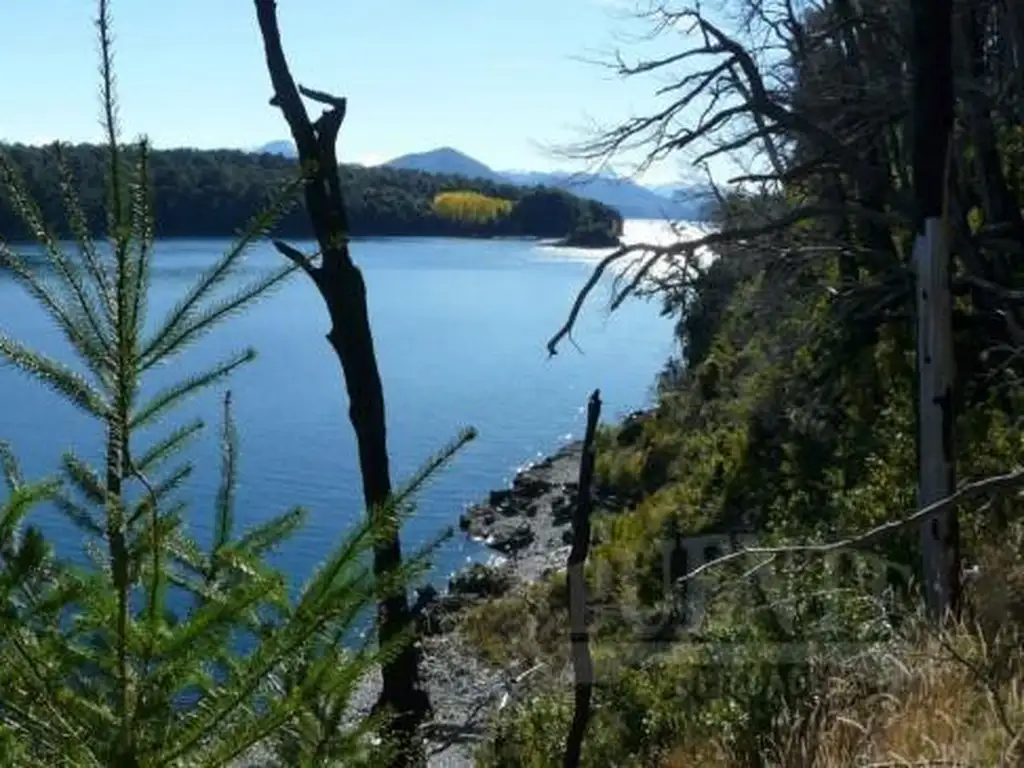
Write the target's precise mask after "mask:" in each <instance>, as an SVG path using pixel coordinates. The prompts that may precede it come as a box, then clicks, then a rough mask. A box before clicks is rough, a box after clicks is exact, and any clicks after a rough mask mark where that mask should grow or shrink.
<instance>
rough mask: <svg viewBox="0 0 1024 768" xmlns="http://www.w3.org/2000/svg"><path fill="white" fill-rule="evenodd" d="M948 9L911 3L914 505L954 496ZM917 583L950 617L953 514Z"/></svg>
mask: <svg viewBox="0 0 1024 768" xmlns="http://www.w3.org/2000/svg"><path fill="white" fill-rule="evenodd" d="M952 6H953V3H952V0H912V1H911V15H912V21H913V32H912V37H911V41H912V49H911V62H912V71H913V95H912V99H913V113H912V115H913V117H912V120H913V123H912V136H913V171H914V197H915V203H916V208H917V210H916V217H915V218H916V225H917V228H918V230H917V239H916V242H915V245H914V262H915V264H914V266H915V271H916V279H917V288H916V293H917V310H918V312H917V324H918V325H917V328H918V334H917V364H918V374H919V389H918V396H919V402H918V473H919V485H918V504H919V505H920V506H921V507H922V508H923V507H926V506H928V505H929V504H932V503H933V502H936V501H938V500H940V499H943V498H946V497H948V496H951V495H952V494H953V490H954V483H955V476H954V443H953V424H954V413H953V328H952V325H953V320H952V302H951V291H950V287H951V286H950V269H949V266H950V252H949V234H948V231H947V228H948V216H947V215H946V213H947V201H948V194H949V193H948V187H949V178H948V177H949V167H950V160H951V152H952V146H951V143H950V137H951V135H952V129H953V7H952ZM921 549H922V578H923V582H924V584H923V586H924V591H925V601H926V605H927V608H928V612H929V614H930V615H931V617H932V618H933V620H935V621H942V620H943V619H945V618H946V616H947V615H948V614H950V613H955V612H956V611H957V608H958V603H959V593H960V553H959V525H958V518H957V513H956V510H955V508H949V509H946V510H945V511H943V512H938V513H935V514H933V515H929V516H927V517H925V518H924V519H923V521H922V525H921Z"/></svg>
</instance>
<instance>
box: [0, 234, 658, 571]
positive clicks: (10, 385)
mask: <svg viewBox="0 0 1024 768" xmlns="http://www.w3.org/2000/svg"><path fill="white" fill-rule="evenodd" d="M296 245H300V246H304V247H306V248H307V250H312V247H311V244H308V243H307V244H303V243H297V244H296ZM226 246H227V242H226V241H216V240H176V241H166V242H162V243H160V244H159V246H158V248H157V252H156V257H155V262H154V275H153V283H152V292H151V299H150V305H151V311H153V312H155V313H163V312H165V311H166V310H167V309H168V308H169V307H170V306H171V305H172V304H173V302H174V301H175V300H176V299H177V298H178V297H179V296H180V295H181V294H182V293H183V292H184V291H185V290H186V289H187V287H188V286H189V285H190V284H191V281H193V280H194V279H195V277H196V275H197V273H198V270H199V269H200V268H202V267H203V266H205V265H207V264H209V263H210V262H211V261H212V260H214V259H215V258H216V257H217V256H218V255H219V254H221V253H222V252H223V251H224V249H225V247H226ZM353 254H354V258H355V259H356V260H357V261H358V263H359V264H360V265H361V266H362V268H363V271H364V275H365V277H366V281H367V285H368V291H369V301H370V312H371V319H372V322H373V331H374V335H375V341H376V345H377V352H378V356H379V360H380V366H381V372H382V376H383V380H384V388H385V396H386V398H387V407H388V425H389V444H390V449H391V454H392V471H393V476H394V478H395V481H396V483H400V482H401V481H402V479H403V478H406V477H408V476H409V474H410V473H412V472H413V471H414V470H416V469H417V468H418V467H419V466H420V465H421V463H422V462H423V461H424V460H425V459H427V458H428V457H429V456H431V455H432V454H433V453H434V452H436V451H437V450H438V449H439V448H440V447H442V446H443V445H444V444H445V443H446V442H447V441H448V440H450V439H451V438H452V437H454V436H455V434H456V433H457V431H458V430H459V429H460V428H461V427H464V426H470V425H471V426H474V427H476V428H477V429H478V431H479V437H478V439H477V440H476V441H474V442H473V443H471V444H470V445H469V446H467V447H466V448H465V449H464V450H463V451H462V452H461V453H460V454H459V455H458V456H457V457H456V459H455V461H454V462H453V464H452V465H451V466H450V468H448V469H447V470H446V471H445V472H443V474H441V475H440V476H438V477H437V478H436V479H435V480H434V482H433V483H431V485H430V486H429V487H428V488H427V489H425V490H424V491H423V492H422V493H421V494H420V496H419V499H418V504H417V511H416V513H415V516H414V517H413V518H412V519H411V521H410V522H409V523H408V524H407V526H406V528H405V530H404V534H403V541H404V543H405V546H406V548H407V549H409V548H411V547H412V546H415V545H416V544H418V543H421V542H423V541H425V540H427V539H429V538H430V537H432V536H433V535H435V534H436V533H437V532H439V531H440V530H442V529H443V528H444V527H446V526H449V525H456V524H457V521H458V518H459V515H460V513H461V512H462V510H463V509H464V508H465V506H466V505H467V504H470V503H473V502H474V501H477V500H480V499H481V498H482V497H483V496H485V495H486V493H487V492H488V491H489V490H490V489H492V488H497V487H501V486H503V485H505V484H506V483H508V482H509V481H510V480H511V478H512V476H513V475H514V473H515V471H516V469H517V468H518V467H520V466H522V465H523V464H524V463H525V462H528V461H530V460H533V459H535V458H537V457H539V456H542V455H544V454H546V453H550V452H551V451H552V450H554V449H556V448H557V447H558V446H559V445H560V444H561V443H562V442H564V441H566V440H569V439H571V438H576V437H579V436H581V435H582V431H583V426H584V412H585V406H586V401H587V397H588V395H589V393H590V392H591V390H593V389H594V388H595V387H599V388H600V389H601V393H602V397H603V400H604V404H605V407H604V416H605V419H606V420H611V419H613V418H615V417H617V416H620V415H622V414H624V413H626V412H628V411H630V410H633V409H635V408H639V407H642V406H644V405H645V404H648V403H649V402H650V400H651V396H652V385H653V383H654V377H655V375H656V374H657V372H658V371H659V370H660V368H661V366H662V365H663V363H664V362H665V360H666V359H667V358H668V356H669V355H670V354H671V353H672V352H673V351H674V346H673V341H672V335H671V321H670V320H668V319H666V318H662V317H660V316H659V312H658V310H659V306H658V305H657V304H656V303H653V302H652V303H648V302H642V301H632V302H628V303H627V304H626V305H625V306H623V307H622V308H621V309H620V310H618V311H617V312H615V313H614V314H613V315H611V316H608V314H607V304H608V301H607V299H608V295H609V292H608V291H609V286H610V281H606V282H605V284H604V285H603V286H602V287H601V288H600V289H599V290H598V291H596V292H595V293H594V296H593V298H592V300H591V301H590V302H589V303H588V310H587V311H585V313H584V315H583V316H582V317H581V320H580V324H579V327H578V330H577V332H576V333H575V336H574V338H575V340H576V342H577V344H578V345H579V347H580V350H582V352H581V351H578V350H577V349H575V348H574V347H573V346H572V345H571V344H565V345H564V348H563V350H562V352H561V353H560V354H559V355H558V356H556V357H554V358H552V359H548V357H547V354H546V350H545V342H546V341H547V339H548V338H549V337H550V336H551V334H552V333H553V332H554V331H555V330H556V329H557V328H558V327H559V325H560V324H561V323H562V322H563V321H564V319H565V316H566V313H567V311H568V309H569V307H570V304H571V302H572V300H573V298H574V297H575V295H576V292H577V290H578V289H579V288H580V287H581V285H582V284H583V282H584V280H586V278H587V277H588V275H589V274H590V270H591V269H592V267H593V263H594V260H595V256H594V254H592V253H585V252H580V251H570V250H560V249H555V248H550V247H545V246H543V245H541V244H538V243H535V242H528V241H516V240H449V239H419V238H417V239H366V240H359V241H356V242H355V243H354V244H353ZM279 264H280V257H279V256H278V254H277V253H276V251H274V250H273V249H272V248H271V247H270V246H269V244H261V245H259V246H256V247H254V248H253V249H252V250H251V251H250V254H249V256H248V257H247V261H246V267H245V273H246V276H248V277H252V276H255V275H256V274H258V273H259V272H260V271H261V270H267V269H269V268H271V267H274V266H277V265H279ZM0 328H2V329H3V331H4V332H6V333H8V334H10V335H12V336H14V337H15V338H17V339H19V340H22V341H24V342H27V343H30V344H31V345H33V346H34V347H36V348H37V349H40V350H41V351H44V352H46V353H49V354H51V355H54V356H57V357H59V358H61V359H63V360H68V355H67V352H66V348H65V346H64V343H63V340H62V338H61V337H60V336H59V334H58V333H57V332H56V331H55V330H54V329H53V328H52V327H50V325H49V324H48V322H47V320H46V319H45V318H44V317H43V316H42V314H41V313H40V312H39V310H38V309H36V308H35V306H34V304H33V303H32V302H31V301H30V300H29V299H28V298H27V297H26V296H25V295H24V293H23V291H22V290H21V289H20V288H19V287H18V286H16V285H14V284H13V283H12V282H11V281H10V280H8V279H6V278H4V277H2V276H0ZM327 330H328V321H327V313H326V310H325V309H324V307H323V305H322V301H321V299H320V296H319V294H318V293H317V292H316V289H315V288H314V286H313V285H312V284H311V283H310V282H309V281H308V280H307V279H306V278H305V276H301V275H299V276H296V277H295V278H293V279H292V280H291V281H290V282H289V283H288V284H286V285H285V286H283V287H282V288H281V289H279V290H278V291H276V292H275V293H274V294H273V295H271V296H270V297H268V298H267V299H265V300H263V301H262V302H261V303H259V304H257V305H256V306H255V307H253V308H251V309H250V310H249V311H248V312H247V313H245V314H243V315H241V316H239V317H237V318H235V319H233V320H230V321H228V322H227V324H225V325H224V326H222V327H221V328H220V329H218V330H217V331H214V333H213V334H211V335H210V336H208V337H206V338H205V339H204V340H203V341H202V342H200V343H199V345H198V346H197V347H196V348H194V349H191V350H189V351H188V352H187V353H186V354H184V355H183V356H182V357H181V358H179V359H177V360H176V361H175V362H174V363H173V364H172V365H169V366H167V368H165V369H160V370H158V371H156V372H155V373H154V376H153V378H154V381H153V382H150V383H149V384H147V387H146V388H147V389H150V390H151V389H152V388H153V387H155V386H159V385H160V384H163V383H167V382H170V381H172V380H175V379H177V378H179V377H181V376H182V375H184V374H187V373H188V372H189V371H194V370H197V369H199V368H200V366H202V365H203V364H204V363H206V364H208V363H210V362H213V361H215V360H217V359H219V358H220V357H221V356H223V355H226V354H229V353H231V352H233V351H236V350H238V349H241V348H244V347H246V346H249V345H252V346H254V347H256V348H257V350H258V352H259V357H258V358H257V360H256V361H255V362H254V363H252V364H251V365H249V366H247V367H245V368H243V369H242V370H241V371H240V372H239V373H237V374H236V375H235V376H234V378H233V379H232V380H231V381H230V382H229V383H228V384H226V385H224V386H222V387H220V388H219V389H218V390H217V391H209V392H207V393H205V394H204V395H201V396H198V397H196V398H195V399H194V400H192V401H190V402H189V403H188V405H187V407H186V408H184V409H182V410H181V411H179V412H177V413H175V414H172V415H171V416H169V417H167V418H165V420H164V423H163V424H161V426H160V427H159V430H158V431H159V432H160V433H164V432H166V431H167V430H169V429H170V428H172V427H173V426H177V425H180V424H183V423H185V422H186V420H188V419H190V418H194V417H195V416H197V415H198V416H201V417H202V418H204V419H205V420H206V422H207V431H206V432H205V433H204V435H203V436H202V437H201V438H200V440H199V441H198V442H197V443H196V445H195V446H194V447H193V448H192V449H191V452H190V456H191V457H193V458H194V459H195V460H196V463H197V468H196V471H195V473H194V475H193V476H192V478H191V479H190V481H189V484H188V485H187V486H186V488H185V490H184V493H183V497H184V498H186V499H187V500H189V501H190V502H191V508H190V511H189V513H188V520H189V523H190V526H191V527H192V529H193V530H194V531H195V532H196V533H197V535H198V536H199V537H200V539H202V540H207V538H208V536H209V532H210V530H211V518H212V514H211V512H210V510H211V509H212V503H211V502H212V499H213V496H214V493H215V490H216V487H217V480H218V474H219V459H218V450H219V447H218V432H217V430H218V429H219V426H220V398H221V396H222V393H223V391H224V389H226V388H227V387H230V389H231V390H232V392H233V399H234V403H235V414H236V417H237V421H238V428H239V435H240V448H241V450H240V468H239V477H240V483H239V489H238V503H237V521H238V524H239V525H240V526H243V527H244V526H246V525H248V524H251V523H253V522H255V521H259V520H262V519H264V518H266V517H268V516H269V515H271V514H275V513H278V512H282V511H284V510H286V509H288V508H289V507H291V506H295V505H301V506H303V507H306V508H307V509H308V510H309V520H308V523H307V525H306V526H305V527H304V528H303V529H302V530H301V531H300V532H299V534H298V535H297V536H296V537H295V538H293V539H292V540H290V541H289V542H288V544H287V545H286V546H285V548H284V549H282V551H281V552H280V553H279V554H278V555H277V556H276V560H277V562H278V563H279V564H281V565H282V566H283V567H285V568H286V569H287V570H288V572H289V573H290V574H291V575H292V576H293V577H295V578H296V579H304V578H305V577H306V576H308V574H309V573H310V571H311V569H312V568H313V567H314V566H315V564H316V563H317V562H319V561H320V560H321V559H322V558H323V557H324V556H325V555H326V554H327V553H328V552H329V551H330V549H331V545H332V543H333V542H336V541H337V540H338V537H339V536H340V535H341V533H342V532H343V531H344V530H345V529H346V528H347V526H348V525H349V524H350V523H351V521H353V520H354V519H355V518H356V516H361V515H362V514H363V510H362V508H361V502H360V499H361V491H360V481H359V474H358V468H357V463H356V456H355V449H354V441H353V437H352V432H351V427H350V424H349V421H348V414H347V408H348V401H347V396H346V395H345V392H344V389H343V385H342V378H341V371H340V367H339V364H338V362H337V359H336V358H335V356H334V353H333V351H332V350H331V348H330V346H329V345H328V343H327V341H326V340H325V338H324V334H325V333H326V332H327ZM101 438H102V433H101V431H99V430H98V429H97V425H96V424H93V423H91V422H90V421H89V420H88V418H86V417H84V416H83V415H81V414H80V413H78V412H77V411H75V410H74V409H73V408H71V407H70V406H68V405H66V404H64V403H63V402H62V401H61V400H60V399H59V398H58V396H56V395H55V394H53V393H51V392H49V391H46V390H44V389H42V388H40V387H39V386H38V385H36V384H34V383H31V382H29V380H28V379H26V378H25V377H24V376H22V375H20V374H19V373H17V372H15V371H12V370H10V369H7V368H0V439H4V440H8V441H10V442H11V443H12V444H13V447H14V449H15V451H16V452H17V454H18V455H19V456H20V457H21V459H22V462H23V465H24V468H25V471H26V474H27V475H28V476H29V477H30V478H31V477H39V476H41V475H43V474H47V473H51V472H53V471H55V470H56V469H57V467H58V465H59V461H60V456H61V453H62V452H64V451H66V450H74V451H76V452H78V453H79V454H81V455H82V456H85V457H87V458H90V459H96V458H97V457H99V456H100V455H101V454H100V448H101V442H102V439H101ZM35 519H36V520H39V521H41V524H42V525H43V527H44V529H45V530H46V532H47V533H48V534H49V535H50V537H51V539H52V540H54V542H55V544H56V546H57V549H58V552H59V553H60V554H62V555H67V556H73V555H75V553H78V552H80V551H81V549H82V538H81V535H80V534H79V532H78V531H77V530H76V529H74V528H73V527H71V526H70V525H69V524H68V523H66V522H65V521H63V520H61V519H60V518H58V517H57V516H56V514H55V513H52V512H50V513H48V512H45V511H44V512H42V513H40V514H38V515H37V516H36V518H35ZM482 554H483V547H482V546H481V545H479V544H477V543H475V542H472V541H468V540H466V539H465V537H464V536H463V535H462V534H457V535H456V538H455V539H454V540H453V541H451V542H450V543H448V544H447V545H446V546H445V548H444V549H443V550H442V551H441V552H440V553H439V555H438V558H437V561H436V562H437V566H436V571H435V576H436V578H437V579H439V580H441V579H445V578H447V576H448V575H449V574H450V573H451V572H452V571H453V570H455V569H456V568H457V567H459V566H460V565H462V564H463V563H465V562H466V561H467V560H469V559H473V558H477V557H480V556H481V555H482Z"/></svg>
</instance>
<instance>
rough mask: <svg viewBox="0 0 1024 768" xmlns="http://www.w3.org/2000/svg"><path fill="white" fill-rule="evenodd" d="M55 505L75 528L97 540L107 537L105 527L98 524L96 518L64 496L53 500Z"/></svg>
mask: <svg viewBox="0 0 1024 768" xmlns="http://www.w3.org/2000/svg"><path fill="white" fill-rule="evenodd" d="M53 503H54V504H55V505H56V507H57V510H58V511H59V512H60V513H61V514H62V515H64V517H66V518H67V519H68V520H69V521H70V522H71V523H72V524H74V525H75V527H77V528H80V529H81V530H82V531H84V532H86V533H88V534H91V535H93V536H96V537H97V538H103V536H104V535H105V532H104V529H103V525H102V524H101V523H98V522H96V520H95V518H93V516H92V514H91V513H90V512H89V511H88V510H87V509H85V507H83V506H81V505H80V504H76V503H75V502H74V501H72V500H71V499H69V498H68V497H67V496H64V495H58V496H57V497H56V498H54V499H53Z"/></svg>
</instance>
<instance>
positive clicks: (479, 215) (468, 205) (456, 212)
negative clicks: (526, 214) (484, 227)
mask: <svg viewBox="0 0 1024 768" xmlns="http://www.w3.org/2000/svg"><path fill="white" fill-rule="evenodd" d="M511 210H512V202H511V201H510V200H504V199H502V198H500V197H489V196H487V195H483V194H480V193H479V192H442V193H441V194H439V195H437V196H436V197H435V198H434V211H435V212H436V213H437V214H438V215H439V216H443V217H445V218H447V219H452V220H454V221H463V222H468V223H472V224H487V223H489V222H492V221H494V220H495V219H499V218H501V217H503V216H507V215H508V213H509V211H511Z"/></svg>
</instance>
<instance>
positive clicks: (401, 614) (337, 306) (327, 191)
mask: <svg viewBox="0 0 1024 768" xmlns="http://www.w3.org/2000/svg"><path fill="white" fill-rule="evenodd" d="M255 3H256V14H257V18H258V20H259V25H260V32H261V33H262V36H263V45H264V51H265V54H266V60H267V68H268V70H269V72H270V80H271V83H272V85H273V89H274V97H273V99H271V104H272V105H274V106H277V107H280V109H281V111H282V113H283V114H284V117H285V120H286V121H287V122H288V127H289V129H290V130H291V134H292V137H293V138H294V140H295V145H296V147H297V148H298V152H299V160H300V162H301V164H302V167H303V171H304V173H305V174H306V176H305V187H304V189H305V199H306V206H307V208H308V210H309V215H310V219H311V221H312V224H313V230H314V232H315V234H316V239H317V242H318V243H319V246H320V253H321V261H320V263H319V264H315V263H314V262H313V261H312V260H311V259H310V258H309V257H307V256H306V255H305V254H302V253H300V252H299V251H297V250H296V249H294V248H292V247H290V246H288V245H286V244H285V243H282V242H279V241H278V242H275V245H276V246H277V248H278V250H280V251H281V252H282V253H283V254H284V255H285V256H287V257H288V258H290V259H291V260H292V261H295V262H297V263H298V264H299V265H300V266H301V267H302V269H303V270H304V271H305V272H306V274H307V275H308V276H309V277H310V278H311V279H312V280H313V282H314V283H315V284H316V287H317V288H318V289H319V291H320V294H321V295H322V296H323V299H324V302H325V303H326V304H327V310H328V312H329V314H330V318H331V330H330V333H329V334H328V335H327V339H328V341H330V343H331V346H332V347H333V348H334V351H335V352H336V353H337V355H338V359H339V360H340V362H341V368H342V372H343V374H344V378H345V385H346V388H347V390H348V396H349V417H350V419H351V421H352V427H353V429H354V431H355V435H356V442H357V444H358V450H359V468H360V471H361V473H362V479H363V498H364V501H365V504H366V507H367V510H368V513H369V514H371V515H374V514H381V513H383V511H384V509H385V504H386V502H387V501H388V499H389V497H390V495H391V478H390V470H389V467H388V452H387V435H386V423H385V413H384V390H383V386H382V384H381V379H380V373H379V371H378V368H377V358H376V354H375V352H374V346H373V334H372V333H371V330H370V319H369V313H368V310H367V303H366V285H365V283H364V281H363V276H362V273H361V272H360V270H359V268H358V267H357V266H356V265H355V264H354V263H353V261H352V258H351V256H350V254H349V249H348V221H347V217H346V211H345V204H344V200H343V198H342V193H341V180H340V178H339V174H338V160H337V156H336V154H335V152H336V150H335V143H336V141H337V137H338V131H339V130H340V128H341V123H342V120H344V118H345V106H346V103H345V99H343V98H336V97H333V96H330V95H328V94H325V93H322V92H319V91H313V90H311V89H308V88H304V87H302V86H296V84H295V81H294V80H293V79H292V76H291V73H290V71H289V69H288V63H287V60H286V58H285V55H284V50H283V48H282V45H281V35H280V31H279V29H278V25H277V13H276V3H275V2H274V0H255ZM303 96H305V97H306V98H308V99H311V100H313V101H317V102H320V103H322V104H325V105H326V107H327V109H326V110H325V111H324V112H323V114H322V115H321V116H320V117H319V118H318V119H317V120H316V121H315V122H310V119H309V116H308V114H307V112H306V108H305V105H304V104H303V102H302V97H303ZM401 562H402V551H401V545H400V542H399V536H398V531H397V530H395V531H394V533H393V534H392V535H391V536H389V537H387V539H386V540H384V541H382V542H380V543H378V544H377V545H376V546H375V549H374V562H373V566H374V572H375V574H376V575H377V576H378V577H384V576H385V575H387V574H388V573H389V572H391V571H393V570H394V569H396V568H398V567H399V566H400V565H401ZM378 618H379V623H378V627H379V628H378V640H379V643H380V645H381V646H384V645H387V644H388V643H389V642H390V641H392V639H393V638H396V637H398V635H399V633H400V632H402V631H403V630H404V629H405V628H406V627H407V625H408V623H409V621H410V618H411V614H410V610H409V601H408V595H407V593H406V592H405V590H404V589H403V590H399V591H397V592H396V593H394V594H393V595H392V596H391V597H388V598H386V599H385V600H383V601H382V602H381V603H380V605H379V616H378ZM382 672H383V690H382V692H381V695H380V699H379V700H378V708H380V707H386V708H388V709H390V710H391V711H392V713H393V714H394V715H395V716H396V719H395V724H394V729H395V735H396V736H397V737H398V739H399V742H400V745H399V746H400V752H401V755H400V757H398V758H397V759H396V765H412V764H418V763H419V762H421V761H422V745H421V742H420V739H419V736H418V729H419V726H420V724H421V723H422V722H423V720H424V719H425V718H426V717H427V716H428V714H429V712H430V702H429V699H428V697H427V693H426V691H425V689H424V688H423V686H422V685H421V683H420V674H419V649H418V646H417V645H415V644H407V645H406V646H405V647H404V648H403V650H401V651H400V652H399V653H398V655H397V656H396V657H394V658H393V660H391V661H389V662H388V663H387V664H385V665H384V668H383V671H382Z"/></svg>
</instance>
